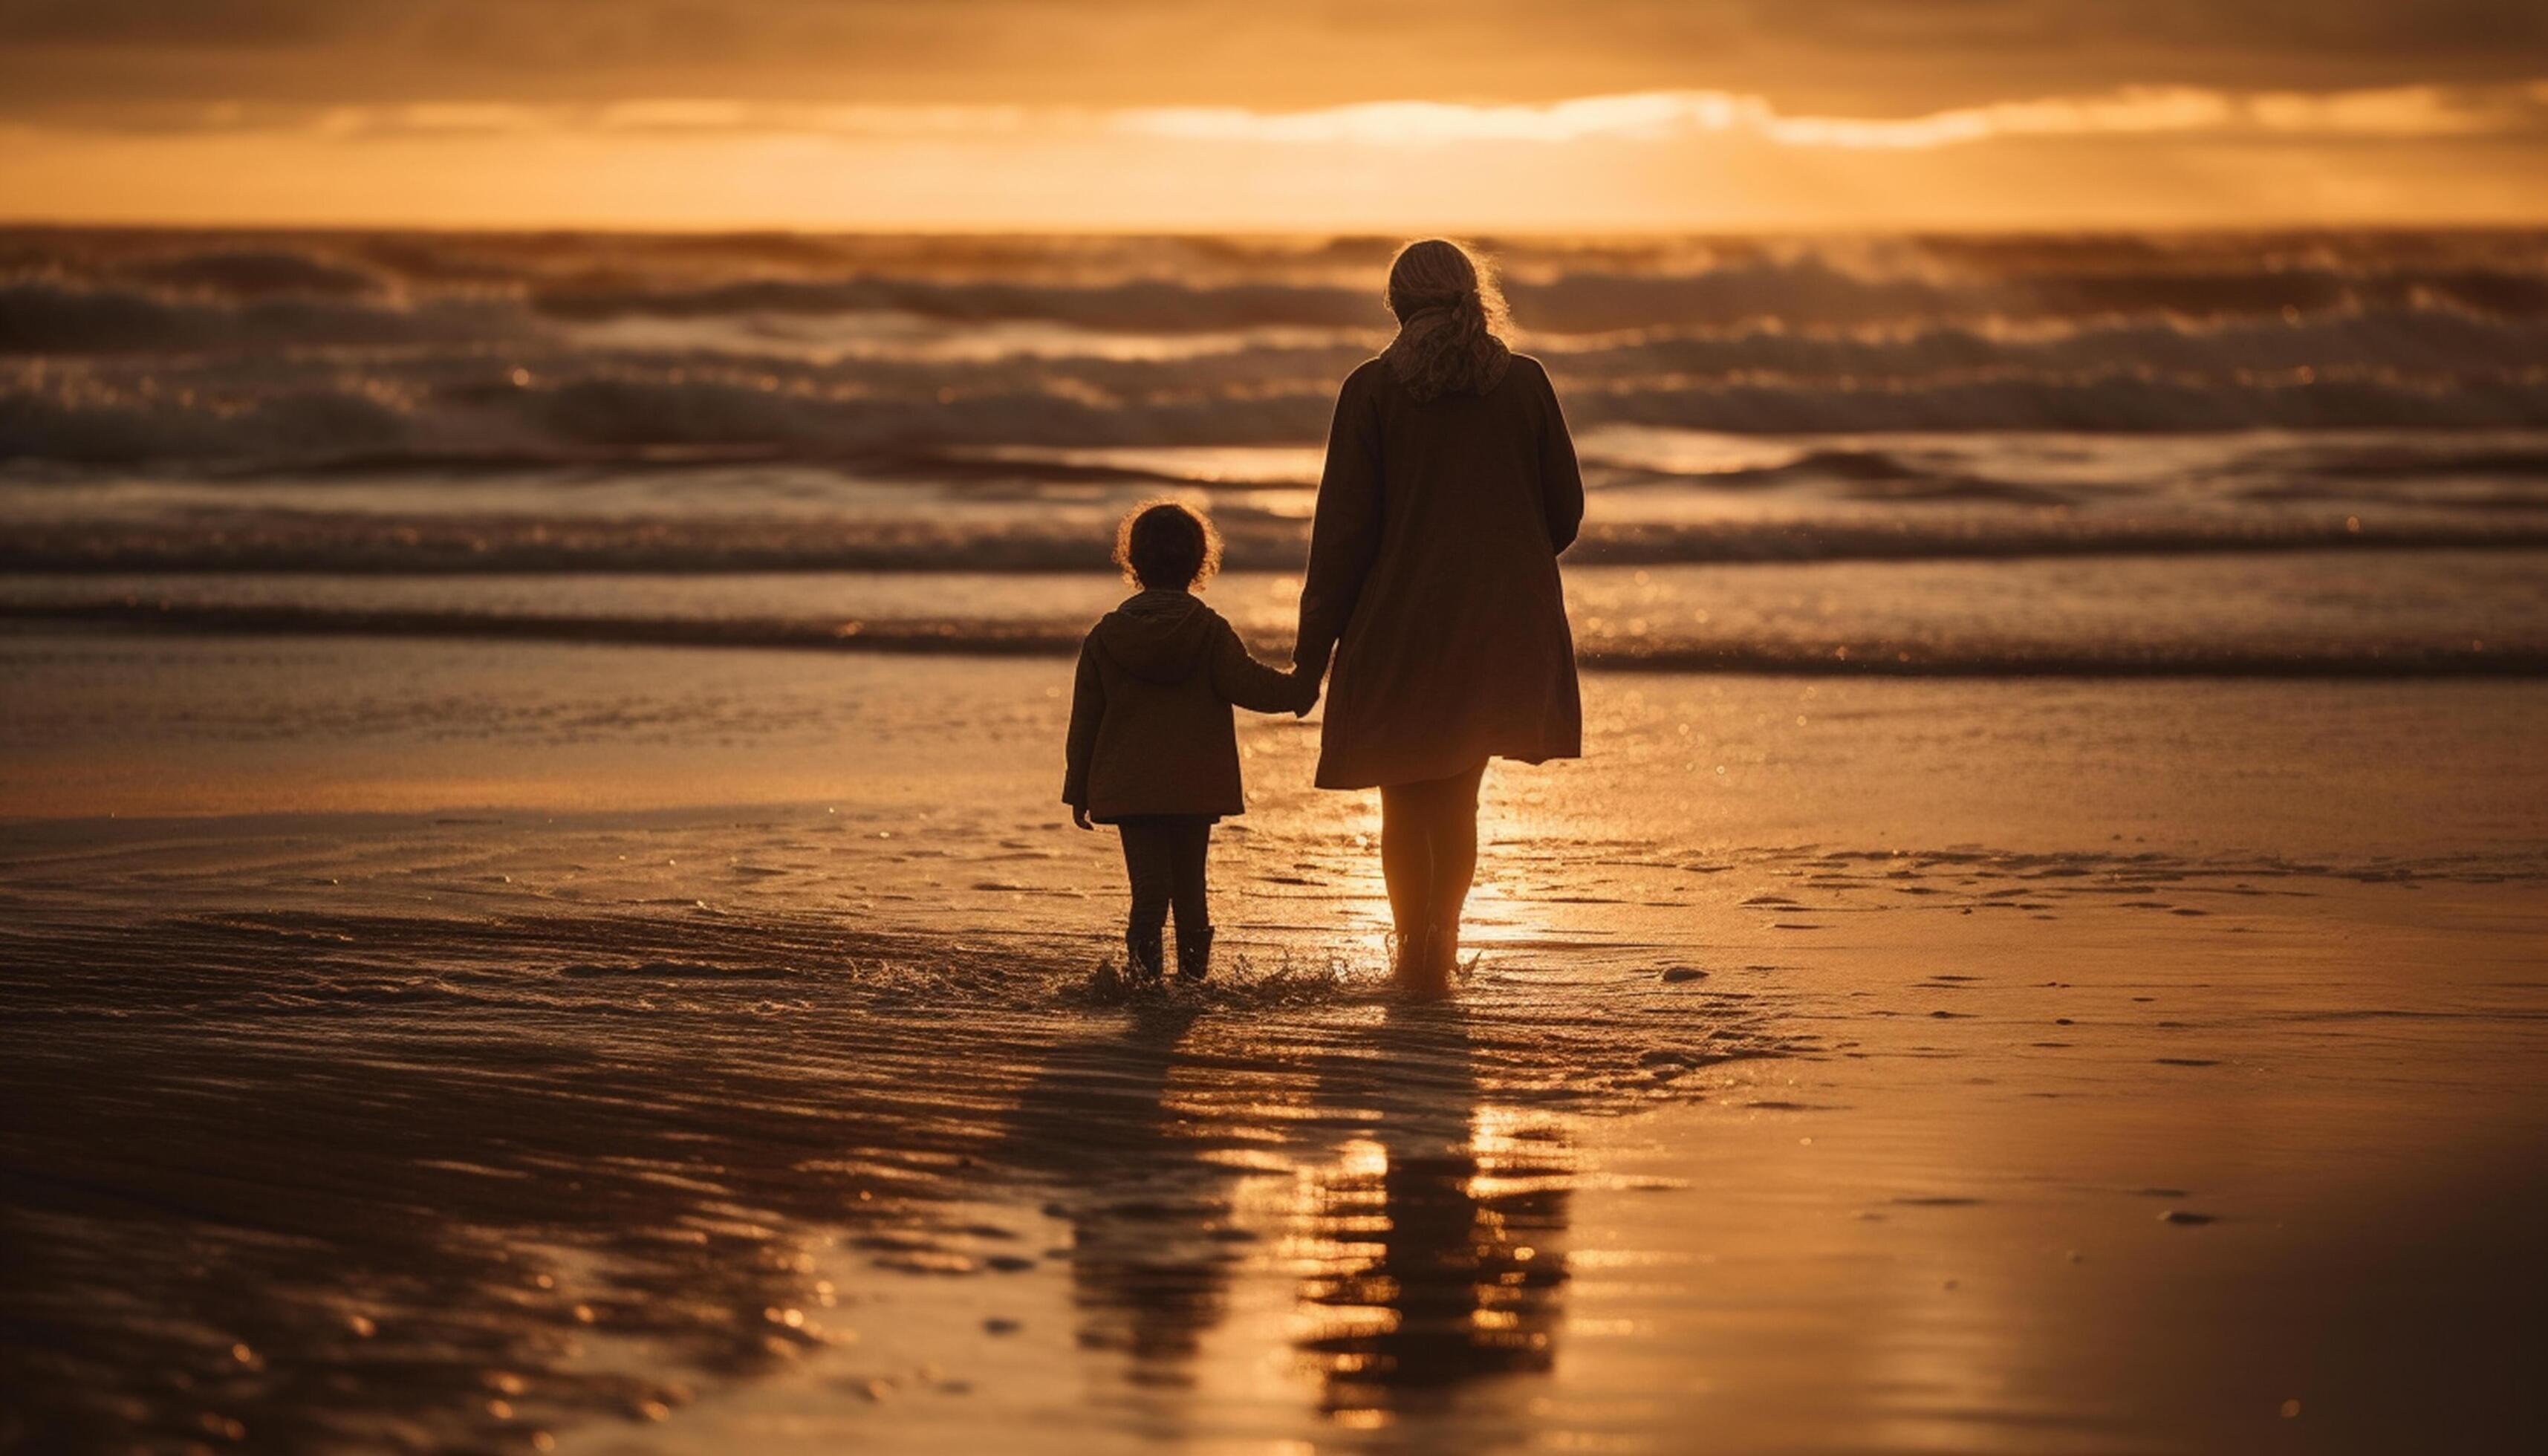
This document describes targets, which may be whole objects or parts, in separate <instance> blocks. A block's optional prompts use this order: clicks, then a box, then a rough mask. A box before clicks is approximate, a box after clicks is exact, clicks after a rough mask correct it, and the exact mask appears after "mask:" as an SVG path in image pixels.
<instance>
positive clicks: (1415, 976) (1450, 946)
mask: <svg viewBox="0 0 2548 1456" xmlns="http://www.w3.org/2000/svg"><path fill="white" fill-rule="evenodd" d="M1459 955H1460V938H1459V933H1458V932H1457V931H1452V932H1449V933H1444V932H1442V931H1437V930H1424V931H1418V932H1417V933H1415V934H1414V935H1411V936H1402V937H1400V938H1399V942H1398V960H1397V963H1396V965H1394V966H1393V967H1392V969H1391V978H1392V979H1393V980H1395V981H1397V982H1398V986H1399V989H1400V990H1403V991H1405V992H1407V993H1408V994H1409V995H1410V996H1414V997H1417V998H1419V999H1423V1000H1437V999H1439V998H1441V997H1444V996H1447V995H1449V994H1451V969H1452V966H1453V964H1454V963H1455V962H1456V961H1457V960H1458V958H1459Z"/></svg>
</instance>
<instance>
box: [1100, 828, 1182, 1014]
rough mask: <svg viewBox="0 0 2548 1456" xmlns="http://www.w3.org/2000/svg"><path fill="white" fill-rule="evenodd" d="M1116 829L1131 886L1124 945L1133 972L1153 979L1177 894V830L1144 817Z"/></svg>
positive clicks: (1125, 870) (1157, 968)
mask: <svg viewBox="0 0 2548 1456" xmlns="http://www.w3.org/2000/svg"><path fill="white" fill-rule="evenodd" d="M1115 827H1116V830H1117V831H1118V832H1119V833H1121V834H1122V835H1123V837H1124V875H1125V878H1127V879H1129V880H1130V881H1132V886H1133V911H1132V915H1131V917H1130V919H1129V921H1128V922H1127V924H1126V926H1125V929H1124V944H1125V946H1126V948H1127V949H1128V950H1129V951H1130V953H1131V955H1132V957H1133V962H1134V964H1133V968H1134V969H1136V970H1138V971H1141V972H1143V973H1145V974H1149V975H1156V974H1158V972H1159V966H1160V962H1161V961H1162V960H1163V959H1164V958H1165V957H1164V956H1162V955H1161V954H1160V941H1161V932H1162V930H1163V929H1164V928H1165V926H1166V924H1167V919H1168V902H1169V900H1170V899H1171V898H1172V897H1173V896H1174V895H1175V893H1176V883H1177V835H1176V830H1175V828H1174V825H1173V821H1167V820H1163V819H1161V818H1159V817H1156V816H1147V815H1145V816H1141V817H1138V818H1128V819H1125V820H1123V821H1122V822H1121V823H1119V824H1117V825H1116V826H1115Z"/></svg>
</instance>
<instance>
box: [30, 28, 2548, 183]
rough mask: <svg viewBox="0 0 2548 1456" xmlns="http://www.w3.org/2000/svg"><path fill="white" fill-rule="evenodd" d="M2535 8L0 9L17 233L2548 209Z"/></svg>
mask: <svg viewBox="0 0 2548 1456" xmlns="http://www.w3.org/2000/svg"><path fill="white" fill-rule="evenodd" d="M2543 177H2548V6H2543V5H2541V4H2539V3H2537V0H2423V3H2408V0H2241V3H2238V4H2234V5H2232V4H2223V3H2219V0H2137V3H2125V0H1925V3H1924V0H1567V3H1558V0H1546V3H1538V4H1530V5H1522V4H1517V3H1511V0H1459V3H1449V0H1415V3H1403V0H1402V3H1376V0H1365V3H1306V0H1246V3H1236V0H1081V3H1069V4H1064V3H1045V0H933V3H927V4H915V3H907V0H902V3H878V0H726V3H722V4H709V3H694V0H0V214H5V215H6V216H8V217H11V218H15V219H22V220H61V221H115V222H214V223H218V222H237V223H249V222H253V223H284V224H296V223H298V224H348V223H350V224H439V225H447V226H548V225H570V226H647V227H762V226H779V227H1051V228H1081V227H1097V228H1162V227H1164V228H1296V227H1297V228H1314V229H1318V228H1383V229H1387V228H1404V227H1474V228H1495V229H1549V230H1569V229H1586V228H1630V229H1633V228H1658V227H1773V228H1774V227H1885V226H1923V227H2060V226H2080V225H2101V224H2111V225H2122V226H2137V225H2207V224H2211V225H2233V226H2247V225H2271V224H2279V223H2309V222H2396V223H2435V222H2536V221H2543V220H2548V186H2543V185H2542V182H2541V179H2542V178H2543Z"/></svg>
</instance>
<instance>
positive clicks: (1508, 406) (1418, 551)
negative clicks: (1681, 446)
mask: <svg viewBox="0 0 2548 1456" xmlns="http://www.w3.org/2000/svg"><path fill="white" fill-rule="evenodd" d="M1388 302H1389V307H1390V311H1391V312H1392V313H1395V314H1396V315H1397V316H1398V322H1399V330H1398V337H1397V339H1396V340H1395V341H1393V342H1392V343H1391V344H1390V346H1389V348H1388V350H1387V351H1386V352H1385V353H1383V354H1382V355H1381V356H1380V357H1379V358H1377V359H1373V360H1371V361H1370V362H1368V363H1366V364H1364V365H1363V366H1362V367H1360V368H1359V369H1356V370H1355V371H1354V372H1353V373H1352V375H1350V376H1349V377H1348V378H1347V379H1346V380H1345V384H1344V389H1343V391H1342V392H1341V393H1340V394H1339V395H1338V396H1337V399H1336V417H1335V423H1334V425H1333V426H1332V427H1331V428H1330V430H1329V432H1328V435H1327V463H1326V472H1325V475H1324V476H1323V477H1322V478H1321V480H1320V482H1319V508H1318V521H1317V524H1316V525H1315V526H1314V527H1313V529H1312V531H1311V537H1310V568H1309V574H1308V580H1307V582H1306V583H1305V584H1304V586H1303V589H1302V592H1301V632H1300V637H1299V645H1298V646H1297V647H1296V648H1295V649H1294V653H1295V657H1296V659H1297V660H1298V662H1299V663H1300V664H1301V666H1302V667H1303V668H1304V669H1306V670H1307V671H1308V672H1310V673H1312V674H1314V675H1315V674H1316V673H1317V672H1319V669H1320V668H1321V667H1323V666H1325V665H1326V662H1327V654H1328V652H1329V650H1330V649H1331V648H1332V649H1333V650H1334V653H1335V663H1334V680H1333V682H1331V683H1329V685H1328V688H1327V712H1326V724H1325V730H1324V735H1323V737H1322V738H1321V740H1320V744H1319V775H1318V782H1319V787H1320V788H1378V789H1379V790H1380V803H1381V851H1380V857H1381V868H1382V870H1383V872H1384V873H1385V874H1386V875H1387V877H1388V880H1389V908H1390V917H1391V919H1392V920H1393V921H1395V922H1396V929H1397V973H1398V975H1399V977H1400V978H1401V979H1402V980H1403V981H1404V982H1405V983H1406V984H1407V985H1408V986H1409V987H1410V989H1414V990H1418V991H1422V992H1426V993H1428V994H1429V993H1438V992H1439V991H1441V990H1442V989H1443V988H1444V987H1446V986H1447V985H1448V984H1449V981H1450V975H1451V971H1452V969H1453V967H1454V965H1455V963H1456V958H1457V956H1458V954H1459V933H1460V911H1461V907H1462V906H1463V905H1464V904H1465V903H1466V902H1467V900H1468V895H1469V881H1470V878H1471V877H1472V875H1473V874H1474V873H1475V871H1476V869H1477V860H1478V781H1479V779H1480V777H1481V776H1482V775H1483V774H1485V772H1486V767H1487V761H1488V760H1489V759H1491V758H1505V759H1518V760H1521V761H1522V762H1524V763H1530V764H1537V763H1541V762H1544V761H1546V760H1549V759H1569V758H1574V757H1576V756H1578V755H1579V754H1580V753H1582V751H1583V737H1584V726H1583V724H1584V717H1583V709H1582V706H1581V703H1580V701H1579V699H1578V697H1577V692H1576V683H1575V642H1574V637H1573V635H1572V634H1571V633H1570V632H1569V631H1568V629H1567V625H1566V601H1565V597H1564V595H1563V593H1562V592H1561V591H1560V589H1559V587H1558V579H1557V556H1558V553H1559V552H1561V551H1564V550H1565V549H1566V548H1567V546H1568V544H1569V543H1571V542H1572V541H1574V539H1575V532H1576V528H1577V527H1578V526H1579V525H1580V524H1581V523H1582V522H1583V518H1584V482H1583V478H1582V476H1580V475H1579V474H1578V473H1577V470H1576V465H1575V445H1574V442H1573V441H1572V440H1571V439H1569V438H1568V437H1567V433H1566V420H1565V417H1564V416H1563V415H1562V414H1561V413H1560V412H1559V411H1558V408H1557V395H1556V392H1555V391H1554V390H1552V389H1551V388H1550V387H1549V383H1548V374H1547V371H1545V370H1543V369H1542V368H1540V366H1539V361H1538V360H1536V359H1532V358H1529V357H1527V356H1524V355H1520V354H1515V353H1514V352H1512V350H1511V349H1510V348H1508V347H1507V346H1506V345H1505V343H1504V341H1503V340H1502V338H1501V337H1500V336H1499V335H1498V329H1499V327H1500V326H1501V324H1502V322H1503V299H1502V297H1501V295H1500V294H1499V293H1498V292H1497V290H1496V286H1495V282H1494V280H1493V279H1492V278H1491V277H1490V276H1488V275H1487V274H1486V273H1485V272H1484V271H1483V270H1482V269H1480V268H1479V266H1478V264H1477V262H1476V260H1475V259H1473V258H1472V257H1471V256H1470V255H1469V254H1468V253H1467V252H1466V251H1464V250H1463V249H1462V248H1461V247H1460V246H1459V245H1458V244H1456V243H1450V242H1443V241H1440V240H1438V239H1437V240H1428V241H1424V242H1416V243H1410V244H1409V245H1408V246H1407V247H1406V249H1405V250H1403V251H1402V252H1400V253H1399V255H1398V260H1397V261H1396V262H1395V263H1393V264H1391V265H1390V269H1389V293H1388Z"/></svg>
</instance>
